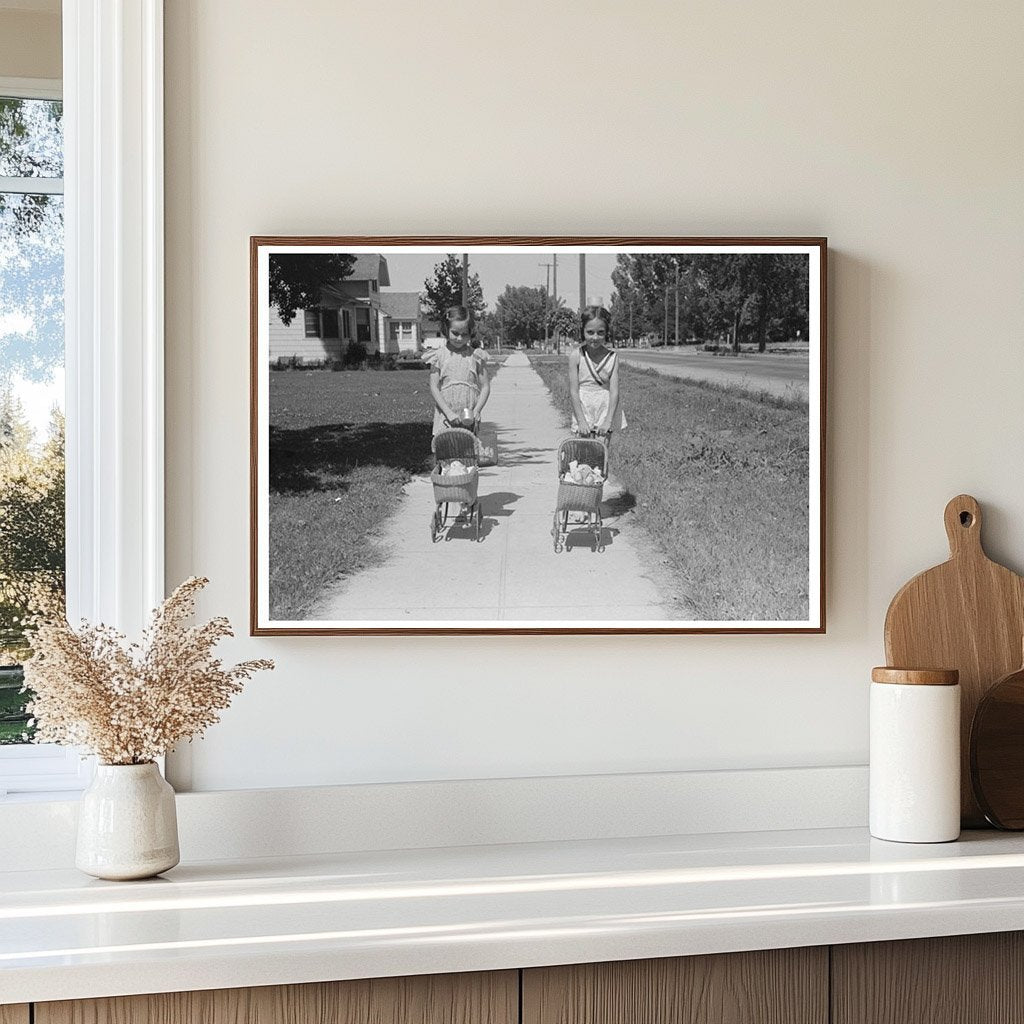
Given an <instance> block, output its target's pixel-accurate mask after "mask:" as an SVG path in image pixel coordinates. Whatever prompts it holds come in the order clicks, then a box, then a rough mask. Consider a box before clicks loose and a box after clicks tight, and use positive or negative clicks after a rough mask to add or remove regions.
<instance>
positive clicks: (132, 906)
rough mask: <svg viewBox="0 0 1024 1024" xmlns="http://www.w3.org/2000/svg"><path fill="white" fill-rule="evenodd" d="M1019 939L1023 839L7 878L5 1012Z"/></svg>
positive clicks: (456, 856) (452, 856) (850, 839)
mask: <svg viewBox="0 0 1024 1024" xmlns="http://www.w3.org/2000/svg"><path fill="white" fill-rule="evenodd" d="M1018 929H1024V836H1018V835H1016V834H1009V833H997V832H968V833H965V834H964V836H963V838H962V839H961V840H960V841H959V842H957V843H947V844H941V845H934V846H906V845H899V844H893V843H883V842H879V841H877V840H872V839H870V838H869V837H868V835H867V833H866V832H865V831H864V830H862V829H846V828H836V829H820V830H814V831H790V832H761V833H729V834H719V835H702V836H669V837H661V838H643V839H610V840H609V839H604V840H592V841H572V842H552V843H523V844H516V845H504V846H470V847H458V848H449V849H431V850H402V851H391V852H388V851H385V852H373V853H340V854H337V855H333V856H317V857H287V858H278V859H273V860H250V861H212V862H207V863H192V864H182V865H179V866H178V867H177V868H175V869H174V870H173V871H170V872H168V874H167V875H166V876H164V877H162V878H159V879H155V880H150V881H146V882H133V883H112V882H100V881H96V880H90V879H87V878H86V877H85V876H84V875H81V874H79V873H77V872H75V871H65V870H51V871H12V872H7V873H3V872H0V1004H3V1003H18V1002H31V1001H40V1000H48V999H69V998H85V997H89V996H103V995H126V994H132V993H143V992H164V991H175V990H190V989H206V988H231V987H239V986H249V985H271V984H284V983H294V982H310V981H326V980H342V979H348V978H366V977H381V976H387V975H403V974H427V973H436V972H451V971H469V970H495V969H502V968H516V967H534V966H542V965H550V964H561V963H587V962H591V961H600V960H625V959H634V958H643V957H663V956H680V955H687V954H694V953H712V952H724V951H734V950H744V949H764V948H773V947H786V946H807V945H822V944H829V943H841V942H863V941H875V940H882V939H900V938H917V937H922V936H930V935H955V934H968V933H972V932H995V931H1010V930H1018Z"/></svg>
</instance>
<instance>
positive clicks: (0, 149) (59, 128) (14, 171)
mask: <svg viewBox="0 0 1024 1024" xmlns="http://www.w3.org/2000/svg"><path fill="white" fill-rule="evenodd" d="M61 113H62V107H61V104H60V102H58V101H55V100H23V99H16V98H14V97H5V96H0V177H5V178H62V177H63V176H64V138H63V125H62V119H61Z"/></svg>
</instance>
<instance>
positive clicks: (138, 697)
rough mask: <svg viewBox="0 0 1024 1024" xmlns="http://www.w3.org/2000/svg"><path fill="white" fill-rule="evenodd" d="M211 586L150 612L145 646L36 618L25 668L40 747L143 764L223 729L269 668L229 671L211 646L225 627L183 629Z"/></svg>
mask: <svg viewBox="0 0 1024 1024" xmlns="http://www.w3.org/2000/svg"><path fill="white" fill-rule="evenodd" d="M207 583H209V580H207V579H204V578H201V577H196V576H193V577H192V578H191V579H188V580H186V581H185V582H184V583H182V584H181V586H179V587H178V589H177V590H175V591H174V593H173V594H171V596H170V597H169V598H167V600H166V601H164V603H163V604H162V605H161V606H160V607H159V608H157V609H156V610H155V611H154V612H153V618H152V621H151V622H150V624H149V627H148V628H147V629H146V630H145V631H144V632H143V634H142V643H141V644H131V645H129V644H128V643H127V638H126V637H125V636H124V635H123V634H122V633H119V632H118V631H117V630H115V629H111V628H110V627H109V626H104V625H102V624H101V625H99V626H93V625H90V624H89V623H88V622H84V621H83V622H82V625H81V626H80V627H79V628H78V629H77V630H75V629H73V628H72V627H71V626H70V625H69V624H68V622H67V620H66V619H65V618H64V617H63V616H60V617H55V618H51V619H46V618H40V619H39V620H37V623H36V628H35V632H34V634H33V637H32V648H33V651H34V654H33V655H32V657H31V658H29V659H28V661H26V662H25V689H26V690H29V691H31V692H32V693H33V698H32V700H31V702H30V703H29V705H28V710H29V712H30V713H31V714H32V715H33V716H34V717H35V719H36V734H35V740H36V742H37V743H60V744H63V745H65V746H73V747H84V748H86V749H87V750H89V751H90V752H92V753H94V754H96V756H97V757H98V758H99V759H100V761H102V762H103V763H104V764H145V763H146V762H148V761H152V760H154V758H156V757H157V756H159V755H160V754H163V753H164V752H165V751H167V750H170V749H171V748H172V747H173V746H174V745H175V744H177V743H179V742H180V741H181V740H184V739H189V738H191V737H193V736H199V735H201V734H202V732H203V731H204V730H205V729H207V728H209V727H210V726H211V725H213V724H214V723H215V722H217V721H219V719H220V712H221V711H223V710H224V709H225V708H226V707H227V706H228V705H229V704H230V703H231V698H232V697H233V696H234V695H235V694H236V693H238V692H239V691H240V690H241V689H242V684H243V683H244V682H245V680H247V679H248V678H249V677H250V676H251V675H252V674H253V673H254V672H258V671H261V670H263V669H272V668H273V667H274V663H273V662H272V661H267V660H265V659H259V660H256V661H243V662H241V663H240V664H238V665H235V666H233V667H231V668H225V667H224V666H223V664H222V663H221V661H220V659H219V658H215V657H214V656H213V648H214V647H215V646H216V644H217V643H218V641H220V640H222V639H223V638H224V637H229V636H232V635H233V634H232V631H231V625H230V624H229V623H228V620H227V619H225V618H223V617H218V618H215V619H212V620H211V621H210V622H207V623H206V624H205V625H201V626H188V625H186V622H187V620H189V619H190V618H191V617H192V615H193V614H194V612H195V601H196V595H197V594H198V593H199V591H201V590H202V589H203V587H205V586H206V584H207Z"/></svg>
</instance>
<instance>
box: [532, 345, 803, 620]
mask: <svg viewBox="0 0 1024 1024" xmlns="http://www.w3.org/2000/svg"><path fill="white" fill-rule="evenodd" d="M530 361H531V363H532V365H533V367H534V369H535V370H537V372H538V373H540V375H541V377H543V379H544V382H545V383H546V384H547V386H548V389H549V390H550V391H551V394H552V397H553V399H554V402H555V405H556V406H557V407H558V408H559V409H561V410H562V411H563V412H564V415H565V421H566V423H568V422H569V386H568V382H567V379H566V370H565V365H566V363H565V357H564V356H563V357H557V356H531V357H530ZM619 382H620V388H621V393H622V402H623V409H624V410H625V414H626V419H627V421H628V423H629V427H628V429H627V430H625V431H623V432H622V433H621V434H618V435H616V436H615V438H614V440H613V443H612V450H611V471H612V474H613V475H614V476H616V477H618V479H619V480H620V481H621V482H622V484H623V485H624V486H625V487H626V488H627V489H628V490H629V492H630V493H631V494H632V495H633V497H634V498H635V500H636V505H635V507H634V513H635V514H636V517H637V521H638V523H639V525H641V526H642V527H643V528H644V530H645V531H646V532H647V533H648V534H649V535H650V536H652V537H653V538H655V540H656V543H657V544H658V545H659V546H660V548H661V549H662V552H663V557H664V558H666V559H667V560H668V564H669V566H670V568H671V570H672V571H673V573H674V574H676V575H677V576H678V578H679V579H680V580H681V581H682V583H683V585H684V587H685V590H686V592H687V596H688V598H689V601H690V604H691V606H692V608H693V614H694V616H695V617H696V618H698V619H706V620H715V621H739V620H776V621H777V620H783V619H806V618H807V616H808V569H809V561H808V557H809V556H808V530H809V518H808V517H809V512H808V499H807V495H808V478H807V474H808V423H807V415H808V411H807V408H808V407H807V405H806V404H805V403H801V402H794V401H789V400H782V399H773V398H770V397H767V396H751V395H748V394H746V393H745V392H743V391H742V390H740V389H738V388H730V387H723V386H719V385H714V384H703V383H693V382H690V381H684V380H679V379H676V378H672V377H668V376H664V375H662V374H659V373H657V372H655V371H653V370H644V369H640V368H637V367H634V366H628V365H625V364H620V366H619Z"/></svg>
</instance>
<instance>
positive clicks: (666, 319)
mask: <svg viewBox="0 0 1024 1024" xmlns="http://www.w3.org/2000/svg"><path fill="white" fill-rule="evenodd" d="M662 336H663V337H664V339H665V344H666V345H667V344H668V285H665V330H664V332H663V335H662Z"/></svg>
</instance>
